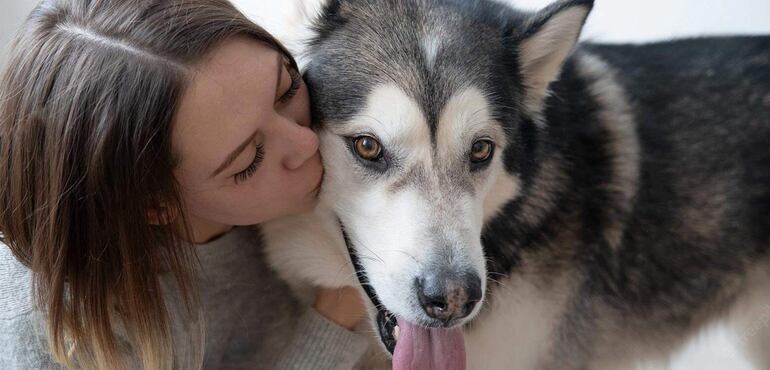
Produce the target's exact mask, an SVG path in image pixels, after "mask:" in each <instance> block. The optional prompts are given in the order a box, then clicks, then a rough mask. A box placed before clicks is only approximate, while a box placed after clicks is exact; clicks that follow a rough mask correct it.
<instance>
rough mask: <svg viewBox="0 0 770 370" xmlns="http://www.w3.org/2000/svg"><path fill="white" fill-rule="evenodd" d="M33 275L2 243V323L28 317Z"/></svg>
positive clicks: (0, 311) (0, 264)
mask: <svg viewBox="0 0 770 370" xmlns="http://www.w3.org/2000/svg"><path fill="white" fill-rule="evenodd" d="M32 302H33V301H32V273H31V271H30V270H29V269H28V268H27V267H26V266H24V265H22V264H21V262H19V261H18V260H17V259H16V257H14V256H13V253H11V250H10V249H9V248H8V247H7V246H6V245H5V244H2V243H0V322H2V321H12V320H14V319H17V318H19V317H21V316H27V315H28V314H29V313H31V312H32V311H33V309H34V305H33V303H32Z"/></svg>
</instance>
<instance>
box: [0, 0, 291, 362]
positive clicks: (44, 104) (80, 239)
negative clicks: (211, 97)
mask: <svg viewBox="0 0 770 370" xmlns="http://www.w3.org/2000/svg"><path fill="white" fill-rule="evenodd" d="M235 35H246V36H249V37H253V38H255V39H257V40H260V41H263V42H265V43H267V44H269V45H271V46H272V47H274V48H275V49H276V50H279V51H281V52H283V53H284V54H286V56H287V58H288V59H289V60H291V61H292V63H293V59H291V57H290V56H289V55H288V53H287V52H286V50H285V49H284V48H283V47H282V46H281V45H280V44H279V43H278V42H277V41H276V40H275V39H274V38H273V37H271V36H270V35H269V34H268V33H267V32H265V31H264V30H263V29H262V28H260V27H259V26H257V25H255V24H254V23H252V22H251V21H249V20H248V19H247V18H246V17H245V16H243V14H241V13H240V12H239V11H238V10H237V9H235V8H234V7H233V6H232V5H231V4H230V3H229V2H228V1H226V0H48V1H43V2H42V3H41V4H40V5H38V6H37V7H36V8H35V10H33V11H32V13H31V14H30V15H29V17H28V19H27V21H26V23H25V24H24V26H23V27H22V29H21V30H20V32H19V34H18V36H17V38H16V40H15V42H14V46H13V48H12V51H11V54H10V58H9V60H8V64H7V69H6V70H5V72H4V75H3V77H2V81H1V82H0V231H1V232H2V236H1V237H0V241H2V242H4V243H6V244H7V245H8V246H9V247H10V249H11V251H12V252H13V254H14V255H15V256H16V258H18V259H19V260H20V261H21V262H22V263H24V264H25V265H27V266H28V267H29V268H30V269H31V270H32V271H33V286H34V291H35V296H36V301H37V302H38V304H39V306H40V308H41V309H42V311H43V312H44V313H45V315H46V318H47V329H48V338H49V347H50V350H51V353H52V354H53V356H54V357H55V359H56V360H57V361H59V362H61V363H62V364H64V365H66V366H67V367H69V368H72V367H74V366H75V364H77V366H80V367H83V368H86V369H118V368H124V367H125V366H126V364H125V363H123V359H122V357H123V356H122V355H121V351H122V348H121V346H120V345H119V343H118V340H117V338H116V335H115V330H116V329H117V328H118V326H120V327H122V328H124V329H125V332H126V333H127V335H128V338H129V340H130V344H131V349H132V351H133V352H134V354H135V356H136V357H137V358H138V359H139V361H140V363H141V365H142V366H143V367H144V368H145V369H170V368H172V367H173V366H174V364H173V343H172V338H171V334H170V324H169V322H170V320H169V316H168V313H167V311H166V310H167V307H166V304H165V302H164V300H163V294H162V293H163V292H162V291H161V286H160V283H159V280H158V276H159V274H160V273H161V272H164V271H168V272H170V273H172V274H173V276H174V277H175V278H176V279H175V281H176V283H177V285H178V288H179V290H180V292H181V293H182V296H183V300H184V302H185V305H186V307H187V314H188V315H190V317H193V318H195V317H197V316H198V314H199V310H198V300H197V295H196V294H195V292H196V290H195V283H194V281H195V264H196V261H197V258H196V255H195V252H194V249H193V248H190V247H189V246H188V245H187V244H185V243H183V242H181V241H180V239H179V238H177V237H176V236H175V234H174V232H173V231H172V230H171V229H170V228H169V227H158V226H152V225H150V224H149V223H148V222H147V210H148V209H150V208H151V207H158V205H159V202H164V204H166V205H167V207H169V208H172V209H179V210H182V209H184V207H183V204H182V199H181V197H180V195H179V194H180V193H179V191H178V185H177V183H176V182H175V180H174V178H173V173H172V170H173V168H174V166H175V163H176V159H175V157H174V154H173V152H172V149H171V142H170V138H171V121H172V117H173V116H174V114H175V110H176V108H177V104H178V100H179V98H180V96H181V94H182V92H183V91H184V89H185V87H186V84H187V83H188V81H189V78H190V74H191V71H192V67H194V65H195V63H196V62H199V61H200V60H201V58H202V57H203V56H204V55H205V54H206V53H207V52H208V51H209V50H211V49H212V48H213V47H214V46H216V45H217V44H219V43H220V42H221V41H223V40H225V39H227V38H230V37H233V36H235ZM182 217H184V216H183V215H182ZM70 351H72V352H73V353H74V356H69V355H68V352H70ZM73 357H74V358H73ZM198 365H200V364H198Z"/></svg>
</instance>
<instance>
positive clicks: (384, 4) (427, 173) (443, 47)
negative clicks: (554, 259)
mask: <svg viewBox="0 0 770 370" xmlns="http://www.w3.org/2000/svg"><path fill="white" fill-rule="evenodd" d="M591 6H592V1H590V0H566V1H560V2H557V3H556V4H554V5H552V6H550V7H548V8H546V9H544V10H543V11H541V12H538V13H535V14H525V13H520V12H517V11H514V10H512V9H510V8H508V7H506V6H504V5H501V4H498V3H493V2H491V1H490V2H486V1H450V0H436V1H426V0H335V1H332V2H331V3H329V4H327V5H326V7H325V8H324V11H323V13H322V16H321V17H320V19H319V20H318V21H317V24H316V27H315V31H316V34H315V36H314V38H313V39H312V41H311V43H310V46H309V48H308V50H307V54H306V56H307V60H309V64H308V66H307V68H306V79H307V81H308V83H309V86H310V88H311V94H312V97H313V102H314V108H315V112H314V114H315V119H316V121H317V122H319V124H320V127H319V133H320V136H321V143H322V144H321V148H322V149H321V150H322V155H323V157H324V162H325V166H326V180H325V184H324V191H323V194H322V197H323V199H324V201H325V202H327V203H328V204H331V205H332V206H333V208H334V210H335V211H336V213H337V215H338V217H339V218H340V221H341V223H342V225H343V226H344V230H345V232H346V236H347V239H348V244H349V246H350V249H351V255H352V257H353V261H354V263H356V267H357V272H358V274H359V275H360V277H361V278H362V281H363V282H364V283H365V288H366V289H368V293H369V295H370V298H372V299H373V301H374V303H375V304H376V305H379V307H377V312H378V313H379V314H378V315H377V319H376V320H377V321H378V322H377V324H378V329H379V330H380V334H381V336H382V339H383V343H384V344H385V346H386V347H387V348H388V349H389V350H390V351H391V352H392V351H393V349H394V346H395V345H396V341H395V338H394V335H393V334H394V333H393V330H394V326H395V324H396V318H397V320H398V321H399V323H400V324H401V331H402V333H403V332H404V330H406V329H409V330H412V332H410V334H409V340H411V341H417V340H418V339H415V338H414V337H415V336H420V335H422V334H425V333H427V332H428V331H427V329H421V328H443V329H446V328H453V327H457V326H460V325H462V324H464V323H465V322H467V321H468V320H470V319H471V318H472V317H474V315H476V314H477V313H478V312H479V310H480V309H481V306H482V304H481V303H482V301H483V299H484V295H485V291H486V281H487V279H486V276H487V270H486V267H485V266H486V263H485V253H484V249H483V246H482V240H481V237H482V230H483V227H484V224H485V221H487V220H488V219H490V218H491V217H494V216H495V215H497V214H498V213H499V212H500V210H501V209H502V208H503V207H504V205H505V204H506V203H508V202H510V201H512V200H513V199H516V198H517V197H519V196H521V192H520V189H521V186H520V185H521V183H522V181H523V177H522V176H521V173H522V171H525V170H526V168H527V166H529V161H531V160H532V154H533V150H534V149H533V145H534V144H533V140H534V137H535V136H536V135H537V131H538V130H539V129H540V125H542V123H541V122H542V120H541V119H540V116H541V112H542V106H543V102H544V99H545V96H546V95H547V89H548V85H549V83H550V82H552V81H553V80H555V79H556V78H557V77H558V75H559V72H560V70H561V66H562V64H563V63H564V61H565V59H566V58H567V56H568V55H569V53H570V52H571V50H572V48H573V46H574V44H575V42H576V41H577V39H578V36H579V33H580V30H581V28H582V25H583V23H584V21H585V19H586V16H587V15H588V13H589V11H590V9H591ZM404 326H406V327H408V328H405V327H404ZM443 329H439V330H433V331H432V332H430V334H427V335H428V336H433V338H434V339H433V341H434V344H435V343H439V345H440V346H441V345H444V346H455V345H456V344H457V333H456V331H452V330H443ZM421 331H424V332H425V333H423V332H421ZM401 337H402V338H404V335H403V334H402V335H401ZM459 340H460V342H461V340H462V338H460V339H459ZM453 343H454V344H453ZM460 344H461V343H460ZM449 349H451V348H449Z"/></svg>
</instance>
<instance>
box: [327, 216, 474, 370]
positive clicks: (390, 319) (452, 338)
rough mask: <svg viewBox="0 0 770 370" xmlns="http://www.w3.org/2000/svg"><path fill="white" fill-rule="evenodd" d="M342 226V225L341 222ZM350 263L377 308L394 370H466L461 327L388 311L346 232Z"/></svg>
mask: <svg viewBox="0 0 770 370" xmlns="http://www.w3.org/2000/svg"><path fill="white" fill-rule="evenodd" d="M340 224H342V223H341V222H340ZM343 236H344V239H345V243H346V244H347V247H348V253H349V254H350V260H351V262H352V263H353V267H354V268H355V270H356V275H357V276H358V279H359V282H360V283H361V286H362V287H363V289H364V291H365V292H366V295H367V296H368V297H369V299H370V300H371V302H372V304H373V305H374V307H376V308H377V315H376V321H377V331H378V332H379V334H380V340H381V341H382V344H383V345H384V346H385V349H387V350H388V352H390V354H391V355H393V369H394V370H413V369H444V370H465V341H464V339H463V334H462V330H461V329H460V328H453V329H445V328H427V327H424V326H422V325H417V324H414V323H411V322H409V321H407V320H404V319H402V318H399V317H397V316H396V315H394V314H393V313H392V312H390V311H388V310H387V309H386V308H385V307H384V305H383V304H382V303H381V302H380V300H379V297H377V294H376V293H375V292H374V289H373V288H372V286H371V284H369V281H368V277H367V275H366V272H365V271H364V270H363V268H362V266H361V263H360V260H359V259H358V256H357V255H356V253H355V251H354V250H353V248H352V247H351V245H350V239H349V238H348V235H347V234H346V233H345V231H344V227H343Z"/></svg>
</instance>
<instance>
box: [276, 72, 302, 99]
mask: <svg viewBox="0 0 770 370" xmlns="http://www.w3.org/2000/svg"><path fill="white" fill-rule="evenodd" d="M287 69H288V70H289V76H291V87H289V91H287V92H286V94H283V96H281V98H280V99H278V102H280V103H284V102H286V101H288V100H289V99H291V98H293V97H294V96H295V95H297V92H298V91H299V88H300V86H301V84H302V75H300V74H299V71H297V70H296V69H294V68H293V67H291V66H287Z"/></svg>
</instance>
